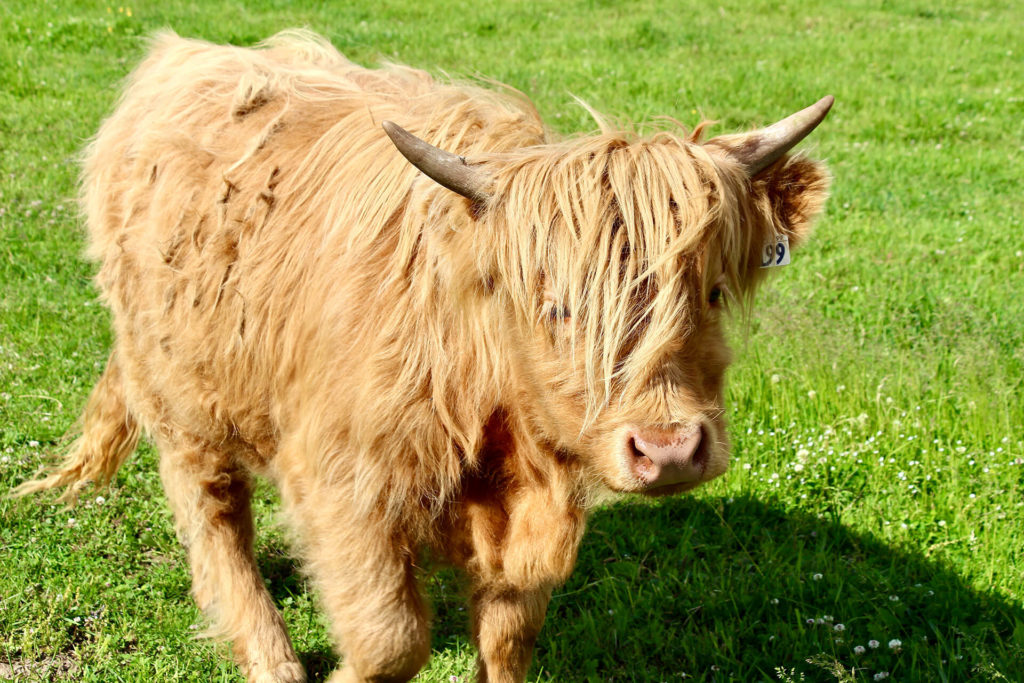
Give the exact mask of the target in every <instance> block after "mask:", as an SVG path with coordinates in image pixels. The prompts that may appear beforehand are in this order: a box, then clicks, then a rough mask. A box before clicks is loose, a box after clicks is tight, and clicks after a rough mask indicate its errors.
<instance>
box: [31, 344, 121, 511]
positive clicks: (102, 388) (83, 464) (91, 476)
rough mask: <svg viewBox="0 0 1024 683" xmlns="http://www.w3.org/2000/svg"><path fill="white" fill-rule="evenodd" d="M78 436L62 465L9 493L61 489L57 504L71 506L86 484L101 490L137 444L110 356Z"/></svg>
mask: <svg viewBox="0 0 1024 683" xmlns="http://www.w3.org/2000/svg"><path fill="white" fill-rule="evenodd" d="M80 422H81V430H82V433H81V435H80V436H79V437H78V438H77V439H75V441H74V443H73V444H72V445H71V448H70V449H69V451H68V454H67V456H65V458H64V462H63V463H62V464H61V465H59V466H58V467H57V468H56V469H54V470H52V471H51V472H50V473H49V474H48V475H47V476H45V477H42V478H39V479H33V480H32V481H26V482H25V483H23V484H21V485H20V486H18V487H16V488H15V489H14V490H13V491H12V492H11V493H12V495H14V496H26V495H29V494H32V493H38V492H39V491H44V490H46V489H53V488H64V489H65V491H64V492H63V493H62V494H61V495H60V497H59V498H58V500H60V501H61V502H67V503H74V502H75V501H76V500H77V499H78V494H79V492H80V491H81V490H82V489H83V488H85V486H86V485H87V484H89V482H93V483H95V484H97V485H99V486H105V485H106V484H108V483H109V482H110V480H111V479H112V478H113V477H114V474H116V473H117V470H118V468H120V467H121V464H122V463H123V462H124V461H125V459H126V458H127V457H128V456H129V455H131V453H132V451H134V450H135V446H136V445H137V444H138V442H139V432H140V429H139V424H138V422H136V420H135V418H134V417H133V416H132V414H131V413H130V412H129V410H128V406H127V404H126V402H125V394H124V384H123V382H122V379H121V369H120V367H118V364H117V359H116V358H115V356H114V354H113V353H111V354H110V360H108V361H107V368H106V370H104V371H103V375H102V376H101V377H100V380H99V382H97V383H96V386H95V387H93V390H92V393H91V394H89V401H88V402H87V403H86V406H85V412H84V413H83V414H82V417H81V420H80Z"/></svg>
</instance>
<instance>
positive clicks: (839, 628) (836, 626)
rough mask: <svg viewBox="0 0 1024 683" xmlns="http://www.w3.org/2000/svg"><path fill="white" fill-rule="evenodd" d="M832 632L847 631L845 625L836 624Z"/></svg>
mask: <svg viewBox="0 0 1024 683" xmlns="http://www.w3.org/2000/svg"><path fill="white" fill-rule="evenodd" d="M832 630H833V631H840V632H842V631H845V630H846V626H845V625H843V624H836V625H835V626H833V627H832Z"/></svg>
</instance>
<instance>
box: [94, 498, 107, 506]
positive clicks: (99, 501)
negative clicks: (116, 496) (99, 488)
mask: <svg viewBox="0 0 1024 683" xmlns="http://www.w3.org/2000/svg"><path fill="white" fill-rule="evenodd" d="M106 502H107V499H106V498H104V497H103V496H96V504H97V505H103V504H104V503H106Z"/></svg>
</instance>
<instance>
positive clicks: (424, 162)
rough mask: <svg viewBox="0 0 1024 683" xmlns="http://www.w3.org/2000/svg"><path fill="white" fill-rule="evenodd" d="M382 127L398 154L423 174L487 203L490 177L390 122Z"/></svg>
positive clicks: (386, 122)
mask: <svg viewBox="0 0 1024 683" xmlns="http://www.w3.org/2000/svg"><path fill="white" fill-rule="evenodd" d="M381 125H383V126H384V130H385V132H387V134H388V137H390V138H391V142H393V143H395V147H397V148H398V151H399V152H401V153H402V155H403V156H404V157H405V158H406V159H408V160H409V163H411V164H412V165H413V166H415V167H416V168H418V169H419V170H421V171H422V172H423V173H424V175H426V176H428V177H430V178H432V179H433V180H435V181H436V182H437V183H438V184H440V185H443V186H444V187H447V188H448V189H449V190H451V191H452V192H457V193H458V194H461V195H462V196H463V197H465V198H467V199H472V200H473V201H476V202H486V201H487V200H488V198H490V193H488V192H487V191H486V188H487V185H488V182H489V180H490V178H488V176H487V175H486V174H485V173H483V172H482V171H480V170H479V169H477V168H473V167H472V166H470V165H469V164H468V163H466V159H465V157H460V156H459V155H458V154H452V153H451V152H446V151H444V150H443V149H438V148H437V147H434V146H433V145H431V144H430V143H429V142H426V141H424V140H421V139H420V138H418V137H416V136H415V135H413V134H412V133H410V132H409V131H407V130H405V129H404V128H402V127H401V126H399V125H398V124H397V123H393V122H392V121H384V122H383V123H382V124H381Z"/></svg>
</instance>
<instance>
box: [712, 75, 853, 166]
mask: <svg viewBox="0 0 1024 683" xmlns="http://www.w3.org/2000/svg"><path fill="white" fill-rule="evenodd" d="M834 101H835V98H834V97H832V96H831V95H826V96H825V97H822V98H821V99H820V100H818V101H817V102H815V103H814V104H812V105H811V106H809V107H807V108H806V109H801V110H800V111H798V112H797V113H795V114H791V115H790V116H787V117H786V118H784V119H782V120H781V121H779V122H777V123H773V124H772V125H770V126H768V127H767V128H761V129H760V130H754V131H751V132H749V133H743V134H740V135H720V136H718V137H716V138H712V139H710V140H708V141H707V144H708V145H711V146H715V147H720V148H722V149H724V150H725V151H726V153H728V154H729V156H731V157H732V158H733V159H735V160H736V161H738V162H739V163H740V164H742V165H743V167H744V168H745V169H746V171H747V176H748V177H750V178H753V177H754V176H756V175H757V174H758V173H760V172H761V171H763V170H764V169H766V168H768V167H769V166H771V165H772V164H774V163H775V162H776V161H778V160H779V158H780V157H782V155H783V154H785V153H786V152H788V151H789V150H791V149H793V147H795V146H796V144H797V143H798V142H800V141H801V140H803V139H804V138H805V137H807V136H808V135H809V134H810V132H811V131H812V130H814V129H815V128H817V127H818V124H819V123H821V122H822V120H824V118H825V115H826V114H828V110H829V109H831V108H832V103H833V102H834Z"/></svg>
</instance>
